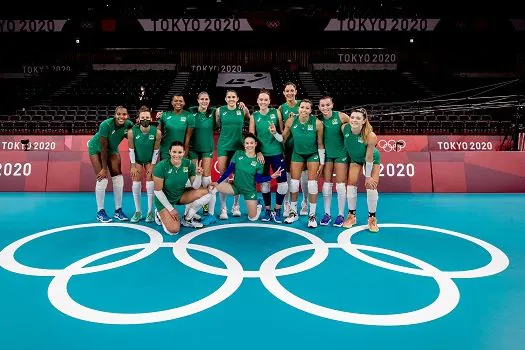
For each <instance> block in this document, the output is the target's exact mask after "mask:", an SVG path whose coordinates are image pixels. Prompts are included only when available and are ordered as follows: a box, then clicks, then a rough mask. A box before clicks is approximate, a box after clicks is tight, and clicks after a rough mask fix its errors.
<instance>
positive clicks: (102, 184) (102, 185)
mask: <svg viewBox="0 0 525 350" xmlns="http://www.w3.org/2000/svg"><path fill="white" fill-rule="evenodd" d="M107 187H108V179H107V178H103V179H102V180H100V181H97V184H96V185H95V190H97V191H105V190H106V188H107Z"/></svg>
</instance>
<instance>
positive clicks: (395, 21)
mask: <svg viewBox="0 0 525 350" xmlns="http://www.w3.org/2000/svg"><path fill="white" fill-rule="evenodd" d="M439 21H440V20H439V19H427V18H345V19H337V18H332V19H331V20H330V22H329V23H328V25H327V26H326V28H325V29H324V30H325V32H329V31H336V32H431V31H433V30H434V29H435V28H436V25H437V24H438V23H439Z"/></svg>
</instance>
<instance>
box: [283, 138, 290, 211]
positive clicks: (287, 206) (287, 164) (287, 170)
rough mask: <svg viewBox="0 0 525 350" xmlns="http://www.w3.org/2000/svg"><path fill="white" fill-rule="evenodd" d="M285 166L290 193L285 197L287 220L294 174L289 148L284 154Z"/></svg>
mask: <svg viewBox="0 0 525 350" xmlns="http://www.w3.org/2000/svg"><path fill="white" fill-rule="evenodd" d="M284 164H285V165H286V182H287V185H288V186H287V188H288V192H286V195H285V196H284V202H283V203H284V211H283V216H284V217H285V218H287V217H288V215H290V181H291V180H292V173H291V170H290V169H291V164H292V149H291V148H289V147H287V148H286V150H285V152H284Z"/></svg>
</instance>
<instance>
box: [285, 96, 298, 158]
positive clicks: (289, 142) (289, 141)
mask: <svg viewBox="0 0 525 350" xmlns="http://www.w3.org/2000/svg"><path fill="white" fill-rule="evenodd" d="M300 104H301V100H297V101H296V102H295V105H294V106H293V107H290V105H288V102H285V103H283V104H282V105H281V116H282V117H283V123H284V124H286V121H287V120H288V118H289V117H290V113H293V114H294V115H299V105H300ZM285 146H286V148H287V149H293V137H292V135H290V137H288V139H287V140H286V144H285Z"/></svg>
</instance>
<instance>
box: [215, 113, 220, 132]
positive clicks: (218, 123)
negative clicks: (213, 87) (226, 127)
mask: <svg viewBox="0 0 525 350" xmlns="http://www.w3.org/2000/svg"><path fill="white" fill-rule="evenodd" d="M215 127H216V128H217V129H218V128H220V127H221V109H220V108H217V109H215Z"/></svg>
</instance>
